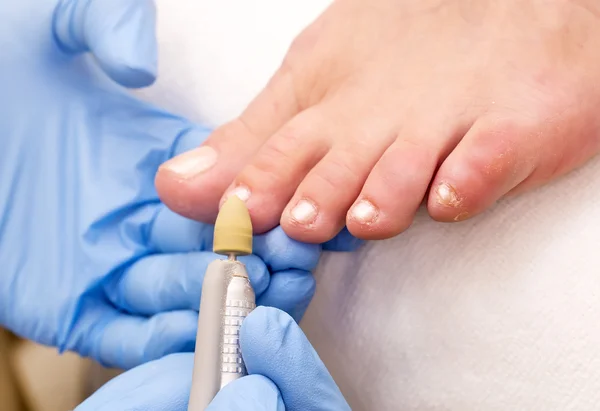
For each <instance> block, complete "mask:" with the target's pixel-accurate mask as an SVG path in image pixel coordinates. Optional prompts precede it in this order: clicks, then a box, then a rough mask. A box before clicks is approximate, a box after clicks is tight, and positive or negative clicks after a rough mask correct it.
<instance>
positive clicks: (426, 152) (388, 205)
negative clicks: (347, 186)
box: [346, 139, 440, 240]
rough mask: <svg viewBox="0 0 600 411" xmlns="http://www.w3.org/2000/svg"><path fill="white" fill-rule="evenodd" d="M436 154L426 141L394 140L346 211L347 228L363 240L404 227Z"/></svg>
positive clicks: (389, 234) (431, 171)
mask: <svg viewBox="0 0 600 411" xmlns="http://www.w3.org/2000/svg"><path fill="white" fill-rule="evenodd" d="M439 156H440V153H439V149H436V148H435V147H432V146H431V144H430V142H429V141H426V140H419V141H409V140H405V139H398V140H396V141H395V142H394V144H392V145H391V146H390V147H389V148H388V149H387V151H386V152H385V153H384V154H383V156H382V157H381V159H380V160H379V162H378V163H377V164H376V165H375V167H374V168H373V170H372V171H371V173H370V174H369V177H368V179H367V182H366V183H365V185H364V187H363V189H362V192H361V193H360V195H359V197H358V198H357V200H356V202H355V203H354V205H353V206H352V208H351V209H350V210H349V211H348V214H347V217H346V221H347V222H346V225H347V226H348V230H350V232H351V233H352V234H353V235H354V236H356V237H358V238H361V239H364V240H380V239H385V238H390V237H393V236H395V235H397V234H399V233H401V232H402V231H404V230H406V229H407V228H408V227H409V226H410V225H411V224H412V221H413V217H414V214H415V212H416V211H417V209H418V208H419V206H420V204H421V202H422V200H423V197H424V196H425V194H426V193H427V188H428V186H429V183H430V181H431V179H432V177H433V175H434V173H435V168H436V166H437V163H438V159H439Z"/></svg>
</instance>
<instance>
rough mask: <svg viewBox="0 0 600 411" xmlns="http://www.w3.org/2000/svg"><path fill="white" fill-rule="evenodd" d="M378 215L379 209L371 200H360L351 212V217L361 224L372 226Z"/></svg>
mask: <svg viewBox="0 0 600 411" xmlns="http://www.w3.org/2000/svg"><path fill="white" fill-rule="evenodd" d="M378 214H379V212H378V210H377V208H376V207H375V206H374V205H373V203H371V202H370V201H369V200H360V201H359V202H358V203H356V204H354V206H352V209H351V210H350V217H351V218H352V219H353V220H356V221H358V222H359V223H361V224H371V223H372V222H373V221H375V219H376V218H377V215H378Z"/></svg>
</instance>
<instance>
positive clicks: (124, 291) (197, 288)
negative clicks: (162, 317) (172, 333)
mask: <svg viewBox="0 0 600 411" xmlns="http://www.w3.org/2000/svg"><path fill="white" fill-rule="evenodd" d="M219 258H224V257H222V256H218V255H216V254H213V253H211V252H193V253H185V254H154V255H149V256H147V257H144V258H142V259H140V260H138V261H136V262H135V263H133V264H132V265H131V266H130V267H128V268H127V269H125V271H123V273H122V274H121V275H115V276H113V277H112V278H111V279H110V281H109V282H108V283H107V284H106V285H105V287H104V289H105V292H106V294H107V296H108V298H109V300H110V301H111V302H112V303H113V304H114V305H116V306H117V307H118V308H119V309H121V310H124V311H127V312H129V313H134V314H138V315H154V314H157V313H160V312H163V311H171V310H195V311H198V309H199V303H200V295H201V293H202V282H203V281H204V274H205V272H206V268H207V267H208V265H209V264H210V263H211V262H213V261H214V260H216V259H219ZM240 260H241V261H243V263H244V264H245V265H246V270H247V271H248V276H249V277H250V282H251V283H252V286H253V287H254V291H255V293H256V294H257V295H260V294H262V293H263V292H264V291H265V289H266V288H267V287H268V285H269V280H270V278H269V272H268V270H267V268H266V267H265V264H264V263H263V262H262V261H261V259H260V258H258V257H256V256H254V255H250V256H246V257H243V258H242V259H240Z"/></svg>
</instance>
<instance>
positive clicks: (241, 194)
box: [220, 184, 250, 205]
mask: <svg viewBox="0 0 600 411" xmlns="http://www.w3.org/2000/svg"><path fill="white" fill-rule="evenodd" d="M231 196H237V198H239V199H240V200H242V201H243V202H246V201H248V199H249V198H250V189H249V188H248V187H247V186H245V185H243V184H240V185H238V186H236V187H234V188H232V189H231V190H229V191H228V192H227V193H226V194H225V195H224V196H223V199H222V200H221V204H220V205H223V203H224V202H225V200H227V199H228V198H229V197H231Z"/></svg>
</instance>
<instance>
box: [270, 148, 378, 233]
mask: <svg viewBox="0 0 600 411" xmlns="http://www.w3.org/2000/svg"><path fill="white" fill-rule="evenodd" d="M388 146H389V143H388V142H387V141H385V140H379V141H378V142H377V144H373V142H366V143H362V142H360V139H352V138H351V139H349V141H347V142H346V143H345V144H339V145H336V146H334V147H332V149H331V151H329V153H328V154H327V155H326V156H325V157H324V158H323V159H322V160H321V161H320V162H319V163H318V164H317V165H316V166H315V167H314V168H313V169H312V170H311V171H310V172H309V173H308V175H307V176H306V178H305V179H304V180H303V181H302V183H301V184H300V186H299V187H298V189H297V190H296V192H295V194H294V197H293V198H292V200H291V201H290V202H289V203H288V205H287V207H286V209H285V210H284V212H283V214H282V217H281V226H282V227H283V229H284V230H285V231H286V233H287V234H288V235H289V236H290V237H292V238H295V239H297V240H299V241H305V242H317V243H320V242H325V241H328V240H330V239H332V238H333V237H335V235H336V234H337V233H338V232H339V231H340V230H341V229H342V228H343V227H344V224H345V217H346V213H347V211H348V208H349V207H350V206H351V205H352V202H353V201H354V200H355V199H356V196H357V195H358V194H359V192H360V190H361V188H362V186H363V184H364V182H365V180H366V178H367V176H368V174H369V171H370V170H371V168H372V167H373V166H374V165H375V163H376V162H377V160H378V159H379V157H380V156H381V155H382V153H383V152H384V151H385V149H386V148H387V147H388Z"/></svg>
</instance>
